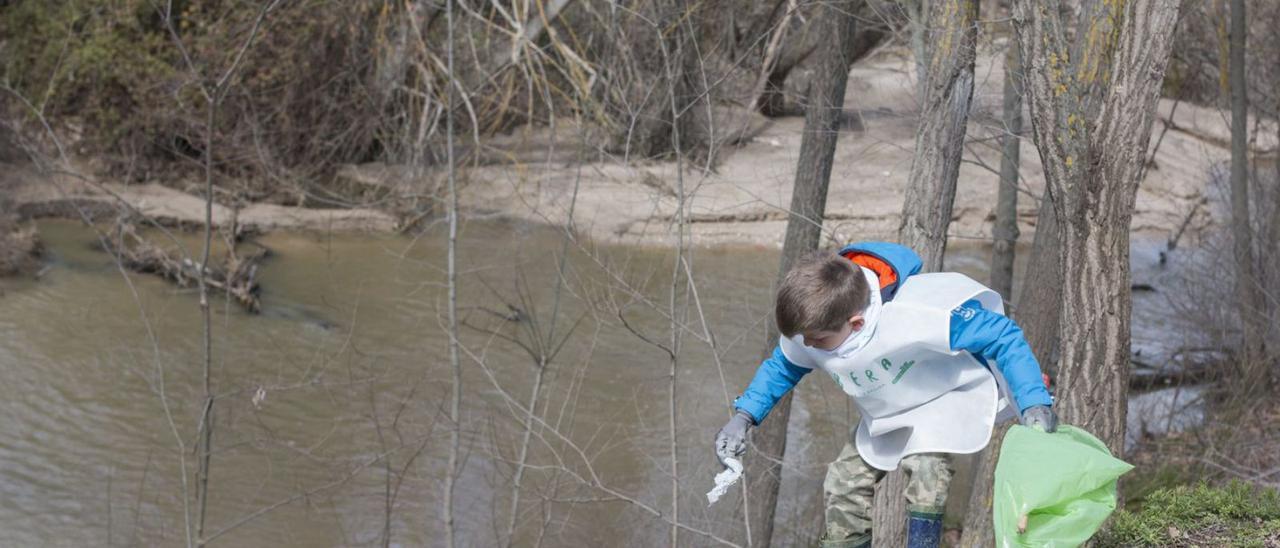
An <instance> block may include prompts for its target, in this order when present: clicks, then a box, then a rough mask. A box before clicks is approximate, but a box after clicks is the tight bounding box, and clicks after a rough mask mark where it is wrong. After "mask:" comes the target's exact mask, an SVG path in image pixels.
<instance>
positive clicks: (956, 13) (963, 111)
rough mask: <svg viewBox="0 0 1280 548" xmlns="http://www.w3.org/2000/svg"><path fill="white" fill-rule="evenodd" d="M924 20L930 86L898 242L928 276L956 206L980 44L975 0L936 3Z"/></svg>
mask: <svg viewBox="0 0 1280 548" xmlns="http://www.w3.org/2000/svg"><path fill="white" fill-rule="evenodd" d="M929 8H930V12H929V15H928V17H927V19H926V20H925V21H926V23H927V24H928V27H929V29H930V30H931V34H932V35H931V36H929V37H928V42H929V44H932V46H931V47H929V48H928V49H929V51H928V57H927V59H928V67H927V70H926V72H925V78H926V82H925V85H924V86H922V87H921V89H922V90H923V91H924V93H925V96H924V97H923V98H922V99H923V102H922V104H921V110H922V112H921V117H920V123H919V124H918V125H917V127H916V147H915V153H914V155H913V156H912V163H911V177H910V180H909V181H908V182H907V191H906V197H905V198H904V200H903V203H902V224H900V225H899V226H898V238H899V240H900V241H901V242H902V244H903V245H905V246H907V247H910V248H911V249H914V250H916V252H918V253H920V255H921V256H922V257H923V258H924V269H925V270H926V271H935V272H936V271H938V270H941V268H942V256H943V253H944V252H945V251H946V245H947V226H948V225H950V224H951V206H952V204H953V203H954V202H955V196H956V179H957V178H958V177H959V176H960V157H961V155H962V153H963V152H964V135H965V129H966V127H967V125H968V120H969V103H970V100H971V99H972V98H973V59H974V51H975V50H974V47H975V45H976V43H977V40H978V27H977V23H976V21H977V17H978V2H977V0H945V1H944V0H934V1H931V2H929Z"/></svg>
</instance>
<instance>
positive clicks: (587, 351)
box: [0, 221, 1160, 546]
mask: <svg viewBox="0 0 1280 548" xmlns="http://www.w3.org/2000/svg"><path fill="white" fill-rule="evenodd" d="M39 230H40V233H41V236H42V238H43V239H44V241H45V243H46V245H47V246H48V249H49V252H50V259H49V260H50V264H49V266H48V267H47V268H46V270H45V271H44V272H43V273H42V275H41V276H40V277H39V278H38V279H36V280H26V281H7V282H4V283H5V285H3V286H0V289H2V290H3V295H2V296H0V368H3V371H4V382H3V383H0V546H36V545H45V546H50V545H52V546H84V545H121V546H132V545H177V544H183V543H185V542H186V533H185V531H187V530H188V529H189V528H190V529H194V527H195V526H194V523H193V524H192V525H191V526H190V527H188V525H187V520H188V516H190V519H191V520H196V519H198V516H197V515H196V510H195V507H194V506H193V505H194V502H191V501H193V498H192V496H191V493H194V491H195V485H194V470H195V465H196V461H197V459H196V458H195V456H194V455H193V453H192V448H193V445H194V443H195V440H196V437H197V428H196V427H197V425H198V424H199V419H200V415H201V412H202V410H203V406H202V397H203V388H202V382H203V376H202V373H201V372H202V355H203V353H202V347H201V330H202V323H201V321H200V314H199V309H198V307H197V300H198V299H197V295H196V293H195V291H194V290H191V289H181V288H177V287H174V286H172V285H171V284H168V283H167V282H164V281H162V280H160V279H158V278H155V277H153V276H148V275H138V274H130V275H128V276H127V277H126V276H124V275H122V273H121V272H120V270H119V269H118V268H117V267H116V266H115V264H114V263H113V262H112V261H111V259H110V257H109V256H108V255H106V254H105V253H102V252H100V251H98V250H97V248H96V246H95V241H96V235H95V233H94V232H93V231H91V230H90V229H88V228H85V227H83V226H81V225H79V224H76V223H72V222H67V221H42V222H41V223H40V226H39ZM182 239H183V240H184V241H185V242H186V243H187V244H188V245H189V246H194V244H195V240H194V238H192V237H189V236H183V237H182ZM257 242H258V243H260V244H261V245H263V246H266V247H267V248H269V249H271V250H272V252H273V255H272V256H271V257H270V258H268V259H267V261H266V262H265V263H264V265H263V267H262V268H261V270H260V274H259V277H260V281H261V283H262V287H263V313H262V314H260V315H248V314H246V313H244V312H242V311H241V310H239V309H238V308H237V307H236V306H235V305H234V303H228V302H226V300H225V299H223V298H222V296H220V295H219V296H217V297H216V298H214V299H213V306H214V321H213V326H212V339H213V354H212V355H213V361H212V363H213V367H212V384H213V390H214V391H215V393H216V394H217V400H216V404H215V406H214V417H215V430H214V446H215V454H214V455H213V457H212V463H213V464H212V472H211V477H210V480H209V486H210V487H209V502H208V511H207V516H206V518H205V523H206V525H205V535H206V537H209V536H214V535H217V537H216V538H215V539H214V542H215V543H216V544H221V545H227V546H282V545H289V546H381V545H384V544H390V545H393V546H400V545H403V546H418V545H431V546H438V545H443V544H444V542H445V537H444V526H443V522H442V498H441V493H442V492H443V489H444V481H443V478H444V477H445V475H446V470H447V462H448V455H449V433H450V429H451V424H450V422H449V420H448V410H449V401H450V399H449V394H450V392H449V391H450V386H451V373H450V371H451V369H450V362H449V353H448V344H447V343H448V338H447V336H446V331H445V329H444V328H443V326H444V325H446V323H445V322H446V319H445V318H446V316H445V310H446V305H447V300H446V293H445V291H444V285H443V283H444V264H445V261H444V253H445V249H444V246H443V243H444V238H443V236H442V234H441V233H440V232H439V231H429V232H428V233H426V234H425V235H423V236H420V237H417V238H412V237H403V236H392V235H378V234H312V233H288V232H276V233H271V234H267V235H264V236H261V237H259V238H258V239H257ZM459 246H460V249H461V251H460V253H459V267H460V270H461V275H460V277H459V279H460V289H459V303H460V307H459V310H460V311H459V316H460V318H461V319H462V321H463V323H464V328H463V330H462V333H461V337H460V340H461V342H462V345H463V347H464V352H463V355H462V357H461V360H462V365H463V370H464V374H463V386H464V398H463V400H462V408H461V417H462V418H461V421H460V423H461V431H462V434H461V446H462V451H461V454H460V455H459V458H460V465H459V469H458V482H457V487H456V493H455V516H456V517H455V519H456V521H457V530H458V535H459V544H460V545H464V546H489V545H495V544H500V543H501V542H502V540H503V539H505V538H506V531H507V528H508V523H509V517H510V515H511V514H510V508H511V504H512V495H513V492H514V485H515V482H516V480H515V475H516V470H517V468H518V466H517V464H518V463H519V462H520V459H521V457H520V454H521V447H522V446H523V445H524V444H523V439H524V432H525V427H524V426H523V425H524V424H532V425H533V429H532V435H531V436H530V440H531V441H530V443H529V450H528V454H527V458H526V462H527V463H528V464H529V465H530V466H528V467H525V468H524V472H523V474H522V478H521V490H520V501H521V502H520V503H519V506H518V508H519V510H518V514H517V519H516V528H515V540H516V542H515V544H516V545H520V546H535V545H539V544H541V545H547V546H559V545H610V546H613V545H625V546H649V545H656V544H663V543H666V542H667V539H668V536H667V535H668V534H669V532H668V526H667V524H666V523H665V522H664V521H663V520H664V519H669V515H670V514H669V512H670V510H671V506H672V500H671V490H672V487H671V484H672V439H671V430H672V429H671V425H672V423H674V426H675V436H676V439H675V444H674V445H675V447H676V449H675V453H676V464H677V466H678V472H679V473H678V474H677V477H678V479H679V488H678V490H679V503H680V506H681V508H680V513H679V516H680V520H681V522H683V523H687V524H689V525H690V526H691V527H692V528H694V529H698V530H702V531H707V532H711V533H714V534H717V535H720V536H723V537H726V538H729V539H734V540H735V541H738V542H741V541H742V540H743V538H742V532H741V525H740V524H739V523H734V522H733V521H732V520H731V516H732V515H733V510H734V507H735V505H740V504H741V502H742V501H741V496H740V495H739V494H738V493H739V491H734V492H731V493H730V495H729V496H728V497H726V499H725V500H723V501H722V502H720V503H719V504H717V506H716V507H714V508H712V509H707V508H706V507H705V499H704V498H703V494H704V493H705V492H706V491H707V490H708V489H709V488H710V486H711V477H712V476H713V475H714V472H715V471H716V470H717V468H718V466H717V465H716V463H715V460H714V457H713V456H712V454H711V450H710V447H711V440H712V437H713V436H714V434H715V432H716V430H717V429H718V428H719V426H720V425H721V423H722V422H723V421H724V420H725V418H726V417H727V411H726V410H727V409H728V403H727V402H728V400H729V398H731V397H732V396H733V395H736V394H737V393H738V392H739V391H740V390H741V389H742V387H744V386H745V384H746V383H747V381H748V380H749V379H750V376H751V375H752V373H753V372H754V369H755V365H756V364H757V363H758V360H759V357H760V351H761V347H762V344H763V336H764V318H765V317H766V315H767V314H768V312H769V310H770V305H771V303H770V295H769V286H770V284H771V282H772V281H773V279H774V277H775V276H776V274H777V264H778V254H777V251H776V250H772V249H765V248H757V247H751V246H738V247H717V248H714V249H711V248H695V249H693V250H692V251H690V253H689V255H688V259H689V261H688V264H689V265H690V266H689V270H690V271H691V272H692V273H693V275H692V278H693V282H694V285H693V287H696V299H695V298H694V293H693V292H691V291H689V290H688V287H689V286H688V285H686V284H684V283H681V284H679V286H680V287H679V288H678V291H677V292H676V298H675V303H676V306H675V314H674V317H675V321H676V322H677V323H678V325H682V326H683V329H681V330H679V333H680V337H679V339H680V340H679V341H678V342H677V343H676V348H678V350H677V351H676V352H675V355H676V356H677V357H678V365H677V373H676V387H675V390H676V393H675V405H674V407H675V418H674V420H672V418H671V408H672V405H671V393H670V390H671V382H670V371H671V363H672V360H671V354H670V353H668V351H667V349H670V348H672V343H673V341H672V314H671V311H672V308H671V302H672V297H671V295H672V282H671V280H672V270H673V269H672V252H671V250H670V249H659V248H644V247H628V246H598V245H592V244H579V243H578V242H570V243H566V239H565V238H564V234H563V232H561V231H558V230H555V229H550V228H545V227H535V226H527V225H516V224H507V223H497V222H493V223H489V222H485V223H480V222H475V223H470V224H467V225H465V226H464V227H463V230H462V233H461V236H460V242H459ZM191 249H195V247H191ZM565 250H567V252H563V253H562V251H565ZM988 253H989V248H987V247H983V246H978V245H969V246H964V245H957V246H953V247H952V248H951V249H950V250H949V258H948V261H949V265H948V266H949V268H953V269H957V270H960V271H964V272H966V273H969V274H970V275H972V276H974V277H976V278H977V279H979V280H983V279H985V278H986V272H985V267H986V261H987V254H988ZM1023 255H1025V253H1024V254H1023ZM1137 255H1141V254H1137ZM561 257H563V258H564V259H565V260H564V262H563V264H564V267H563V271H564V273H563V276H560V275H558V272H559V270H560V265H561V262H560V258H561ZM557 280H559V282H557ZM1143 299H1144V298H1143V297H1141V296H1139V302H1138V307H1139V309H1140V310H1141V309H1143V307H1144V306H1145V307H1150V306H1154V305H1147V304H1143V303H1144V302H1145V301H1144V300H1143ZM1147 300H1151V299H1149V298H1148V299H1147ZM698 305H700V306H698ZM699 309H700V310H701V314H700V313H699ZM1158 316H1159V314H1149V315H1147V316H1143V317H1145V318H1147V320H1145V323H1144V325H1149V324H1151V323H1152V322H1153V321H1155V320H1153V319H1152V317H1158ZM1143 321H1144V320H1142V319H1140V320H1139V322H1143ZM1157 323H1158V322H1157ZM704 325H705V327H704ZM1159 331H1160V330H1159V329H1156V330H1154V332H1159ZM1138 332H1139V333H1141V332H1142V331H1141V330H1139V331H1138ZM708 333H709V334H710V337H708V336H707V335H708ZM710 340H714V345H713V344H710V343H709V342H708V341H710ZM562 341H563V344H562ZM1138 344H1144V343H1143V341H1138ZM540 348H542V349H547V350H546V351H545V352H541V353H544V354H551V353H554V357H553V358H552V359H550V360H549V361H546V362H545V365H542V366H540V365H539V364H540V362H539V360H538V359H537V357H536V356H537V355H539V353H540V351H539V349H540ZM540 369H541V371H542V375H541V379H542V382H541V384H540V385H539V394H538V397H537V400H536V404H535V406H534V408H533V415H534V416H535V417H536V418H535V419H534V420H533V421H531V422H527V421H526V419H527V414H526V411H525V409H526V407H525V406H526V405H527V402H528V401H529V400H530V395H531V391H532V390H533V388H534V386H535V385H536V384H537V379H538V378H539V375H538V372H539V370H540ZM854 418H855V417H854V414H853V412H852V409H851V406H850V405H849V403H848V401H847V399H846V398H845V397H844V396H843V394H842V393H841V392H840V391H839V390H838V388H837V387H836V386H835V385H834V384H833V383H828V382H823V381H822V379H819V380H817V381H812V380H810V381H806V382H804V383H802V384H801V385H800V387H799V388H798V389H797V405H796V408H795V410H794V412H793V416H792V419H791V420H792V422H791V431H792V435H791V438H790V445H789V450H788V454H787V462H786V465H785V472H784V473H785V478H784V489H783V493H782V495H781V498H780V500H781V503H780V504H781V506H780V510H779V519H778V522H777V523H778V528H779V531H780V532H781V534H782V535H783V538H784V539H791V541H792V542H790V543H806V542H811V541H812V540H813V539H814V538H815V537H816V535H817V534H818V532H819V528H820V526H821V512H820V506H821V500H820V499H821V480H822V476H823V472H824V470H825V464H826V462H827V461H829V460H830V459H831V458H833V457H834V455H835V454H836V452H837V451H838V450H839V446H840V444H841V443H842V442H843V437H844V436H845V435H846V433H847V428H848V427H849V426H850V425H852V424H853V421H854ZM184 467H185V470H186V472H187V473H186V474H184V473H183V470H184ZM953 498H956V499H960V498H962V497H953ZM184 501H186V502H185V503H184ZM954 506H955V505H953V507H954ZM651 510H652V511H651ZM654 512H658V513H660V514H661V516H655V515H654ZM681 538H682V542H684V543H688V544H692V545H707V544H711V541H709V540H708V539H706V538H705V537H702V536H700V535H699V534H698V533H694V532H688V531H684V532H682V533H681ZM790 543H789V544H790Z"/></svg>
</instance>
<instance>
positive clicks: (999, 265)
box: [991, 44, 1022, 301]
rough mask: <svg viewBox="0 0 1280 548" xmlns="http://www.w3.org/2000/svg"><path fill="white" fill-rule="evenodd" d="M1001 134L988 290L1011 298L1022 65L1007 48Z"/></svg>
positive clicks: (1014, 49) (1012, 47)
mask: <svg viewBox="0 0 1280 548" xmlns="http://www.w3.org/2000/svg"><path fill="white" fill-rule="evenodd" d="M1003 110H1004V113H1003V118H1004V131H1005V134H1004V135H1003V136H1001V137H1000V150H1001V155H1000V183H999V184H1000V189H999V192H998V194H997V198H996V224H995V227H993V228H992V240H993V241H992V244H993V245H992V248H991V288H992V289H994V290H996V291H997V292H999V293H1000V296H1002V297H1004V299H1005V300H1006V301H1009V300H1012V298H1013V254H1014V253H1013V252H1014V246H1015V245H1016V244H1017V243H1018V164H1019V161H1020V160H1021V158H1020V157H1019V156H1020V154H1021V145H1022V140H1021V138H1020V135H1021V134H1022V61H1021V60H1020V59H1019V57H1018V48H1017V46H1016V45H1014V44H1010V45H1009V49H1008V51H1006V52H1005V68H1004V108H1003Z"/></svg>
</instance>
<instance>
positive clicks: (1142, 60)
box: [1013, 0, 1179, 454]
mask: <svg viewBox="0 0 1280 548" xmlns="http://www.w3.org/2000/svg"><path fill="white" fill-rule="evenodd" d="M1045 4H1046V3H1042V2H1039V1H1035V0H1018V1H1017V2H1015V4H1014V17H1013V20H1014V27H1015V29H1016V30H1017V32H1018V39H1019V40H1018V41H1019V48H1020V53H1021V55H1022V59H1023V62H1024V63H1025V66H1026V71H1025V74H1026V96H1027V99H1028V104H1029V105H1030V111H1031V126H1032V129H1033V134H1034V136H1035V141H1036V146H1037V148H1038V149H1039V153H1040V159H1041V162H1042V163H1043V164H1044V169H1045V179H1046V187H1047V188H1046V194H1047V195H1048V196H1051V197H1052V203H1053V207H1054V213H1055V214H1056V215H1057V219H1058V221H1059V223H1060V225H1059V237H1060V241H1061V245H1060V246H1059V258H1060V260H1061V271H1062V272H1063V273H1064V276H1063V283H1062V284H1061V285H1062V299H1061V302H1060V303H1059V310H1060V311H1061V317H1060V322H1061V323H1060V326H1059V330H1058V332H1059V338H1060V339H1061V341H1063V344H1062V345H1061V356H1060V358H1059V364H1058V391H1057V394H1056V395H1057V407H1058V412H1059V415H1060V416H1061V417H1062V420H1063V422H1064V423H1068V424H1074V425H1077V426H1080V427H1082V428H1084V429H1086V430H1089V431H1090V432H1092V433H1093V434H1094V435H1096V436H1098V437H1099V438H1100V439H1102V440H1103V441H1105V442H1106V443H1107V445H1108V446H1109V447H1110V448H1111V450H1112V451H1113V452H1115V453H1117V454H1120V453H1122V452H1123V449H1124V427H1125V414H1126V408H1125V402H1126V392H1127V388H1128V377H1129V367H1128V364H1129V315H1130V309H1131V301H1130V292H1129V224H1130V220H1131V219H1132V216H1133V202H1134V197H1135V195H1136V193H1137V187H1138V183H1139V181H1140V179H1141V175H1142V170H1143V165H1144V163H1145V162H1144V160H1145V155H1146V147H1147V142H1148V140H1149V138H1150V135H1151V122H1152V120H1153V119H1154V118H1155V106H1156V102H1157V100H1158V99H1159V97H1160V86H1161V83H1162V81H1163V79H1164V73H1165V70H1166V68H1167V67H1168V62H1169V52H1170V48H1171V44H1172V34H1173V29H1174V24H1175V22H1176V21H1177V13H1178V8H1179V4H1178V1H1177V0H1131V1H1129V2H1098V1H1094V2H1089V3H1087V4H1086V5H1085V6H1083V7H1082V8H1081V11H1080V13H1081V19H1080V21H1078V25H1077V26H1078V28H1079V31H1078V32H1077V36H1078V37H1079V39H1080V42H1079V43H1077V44H1076V45H1075V47H1074V48H1072V49H1073V50H1074V51H1073V53H1074V55H1070V56H1069V55H1068V51H1069V50H1068V44H1067V41H1066V38H1065V28H1066V26H1065V25H1064V24H1063V22H1062V20H1061V16H1060V15H1059V10H1058V8H1059V7H1060V6H1059V4H1060V2H1057V1H1053V2H1047V4H1048V5H1047V6H1046V5H1045Z"/></svg>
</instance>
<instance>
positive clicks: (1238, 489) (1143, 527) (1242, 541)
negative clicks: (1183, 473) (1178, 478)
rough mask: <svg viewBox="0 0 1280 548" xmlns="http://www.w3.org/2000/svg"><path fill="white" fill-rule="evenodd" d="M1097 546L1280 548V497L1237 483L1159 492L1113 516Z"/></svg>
mask: <svg viewBox="0 0 1280 548" xmlns="http://www.w3.org/2000/svg"><path fill="white" fill-rule="evenodd" d="M1096 540H1097V541H1098V546H1104V547H1107V546H1257V547H1268V546H1280V493H1278V492H1277V491H1276V490H1274V489H1260V488H1255V487H1253V486H1250V485H1248V484H1244V483H1240V482H1232V483H1231V484H1229V485H1227V486H1225V487H1210V486H1207V485H1198V486H1195V487H1188V486H1180V487H1173V488H1166V489H1159V490H1156V491H1153V492H1152V493H1150V494H1149V495H1148V496H1147V497H1146V498H1145V500H1144V504H1143V505H1142V509H1141V510H1140V511H1137V512H1134V511H1129V510H1120V511H1118V512H1116V514H1115V517H1114V519H1113V520H1112V522H1111V527H1110V529H1108V530H1107V531H1105V532H1103V533H1101V534H1099V536H1098V537H1097V538H1096Z"/></svg>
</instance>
